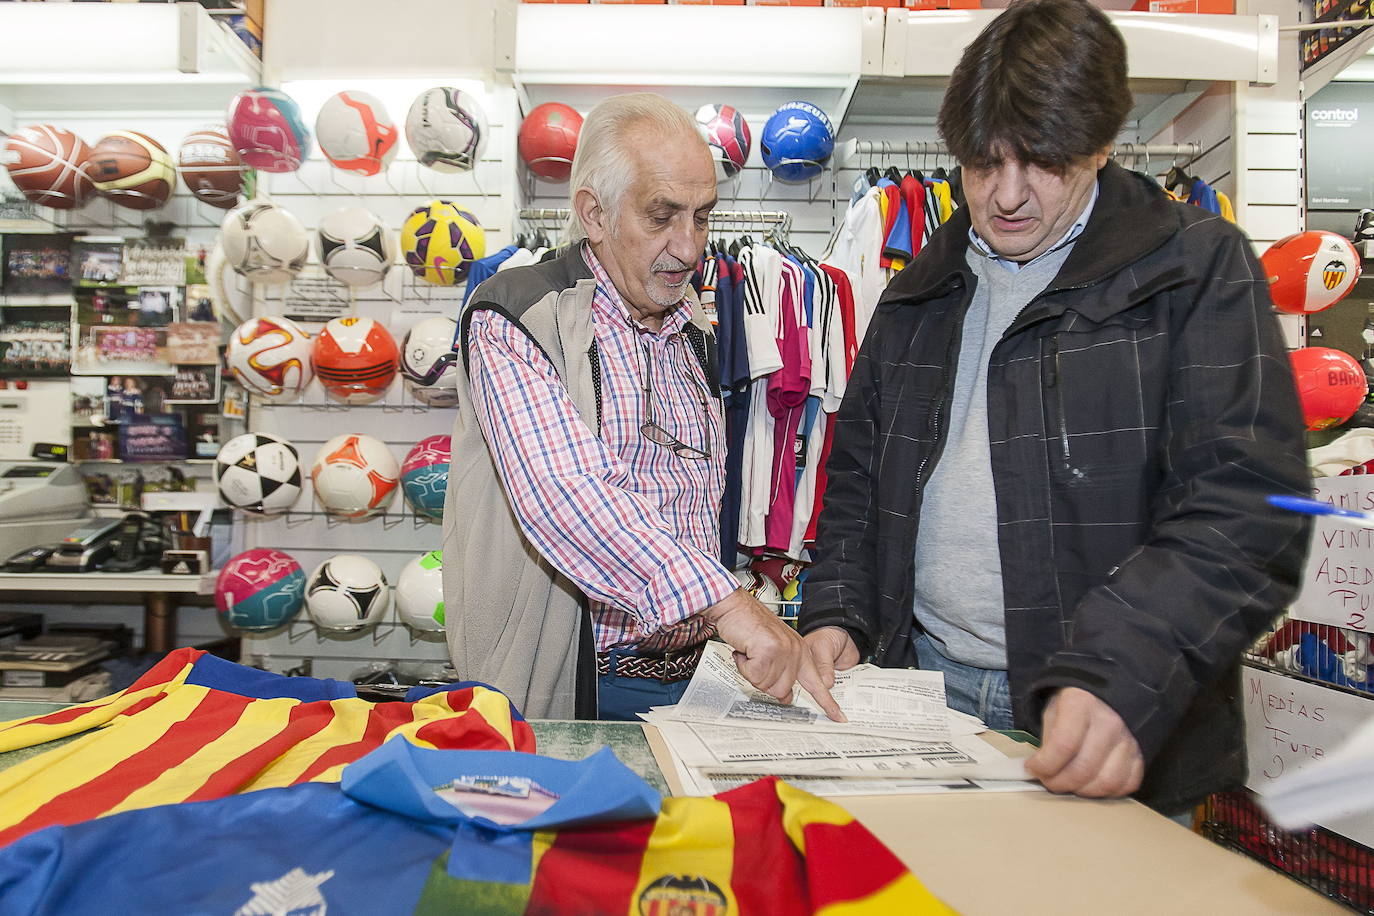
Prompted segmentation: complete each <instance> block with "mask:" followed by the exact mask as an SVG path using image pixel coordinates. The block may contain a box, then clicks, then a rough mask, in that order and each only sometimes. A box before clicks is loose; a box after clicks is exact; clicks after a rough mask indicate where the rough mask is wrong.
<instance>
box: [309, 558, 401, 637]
mask: <svg viewBox="0 0 1374 916" xmlns="http://www.w3.org/2000/svg"><path fill="white" fill-rule="evenodd" d="M390 606H391V589H389V588H388V587H387V584H386V576H384V575H383V574H382V570H381V568H380V567H378V566H377V564H376V563H373V562H372V561H371V560H369V559H368V558H367V557H360V556H358V555H357V554H353V553H341V554H338V555H337V556H333V557H330V558H329V559H328V560H325V561H324V562H323V563H321V564H320V565H319V566H316V567H315V569H314V571H313V572H311V573H310V578H309V579H307V580H306V586H305V609H306V610H307V611H308V612H309V613H310V618H311V619H312V620H314V621H315V625H316V626H318V627H320V628H321V629H323V630H333V631H335V632H337V633H352V632H356V631H357V630H361V629H364V628H366V627H370V626H372V625H373V624H375V623H377V621H379V620H381V619H382V617H383V616H385V615H386V610H387V608H388V607H390Z"/></svg>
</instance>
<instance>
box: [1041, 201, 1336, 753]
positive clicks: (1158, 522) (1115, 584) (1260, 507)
mask: <svg viewBox="0 0 1374 916" xmlns="http://www.w3.org/2000/svg"><path fill="white" fill-rule="evenodd" d="M1200 225H1204V224H1196V225H1194V226H1191V227H1189V229H1188V230H1186V231H1185V234H1184V238H1183V243H1184V244H1185V246H1186V245H1189V244H1192V245H1198V246H1205V248H1204V250H1206V249H1207V248H1210V249H1212V250H1213V251H1214V255H1213V256H1212V257H1211V258H1210V263H1209V264H1208V265H1207V267H1206V272H1205V273H1203V274H1201V276H1202V278H1203V279H1202V280H1201V281H1200V282H1199V283H1196V284H1192V285H1191V286H1189V287H1185V288H1184V289H1182V290H1175V291H1172V292H1170V293H1168V295H1170V296H1171V297H1172V298H1171V301H1170V303H1169V308H1170V309H1171V312H1170V322H1169V323H1170V333H1171V336H1172V338H1173V343H1172V345H1171V349H1170V365H1169V372H1170V380H1169V388H1170V390H1169V403H1168V406H1167V409H1166V418H1167V429H1166V430H1165V431H1164V432H1165V435H1164V437H1163V441H1162V443H1161V447H1162V448H1163V449H1164V454H1163V462H1164V474H1163V478H1162V480H1161V482H1160V486H1159V488H1158V489H1157V491H1156V493H1155V496H1154V499H1153V504H1152V506H1151V523H1150V530H1149V533H1148V535H1147V536H1146V538H1145V540H1144V542H1143V543H1142V544H1141V546H1140V547H1139V548H1138V549H1137V550H1136V551H1135V552H1134V553H1133V554H1132V555H1131V556H1129V557H1128V558H1127V559H1126V560H1125V561H1124V562H1122V563H1121V564H1120V565H1119V566H1118V567H1117V568H1116V569H1115V571H1114V572H1113V573H1112V574H1111V576H1110V577H1109V579H1108V581H1107V582H1106V584H1104V585H1102V586H1099V587H1097V588H1094V589H1091V590H1089V591H1088V592H1087V593H1086V594H1085V595H1084V597H1083V599H1082V600H1081V601H1080V602H1079V604H1078V606H1077V608H1076V609H1075V610H1074V614H1073V618H1072V619H1073V628H1072V633H1071V636H1070V639H1069V643H1068V645H1067V646H1066V647H1065V648H1064V649H1062V650H1061V651H1059V652H1057V653H1056V654H1055V655H1054V656H1052V657H1051V659H1050V660H1049V662H1048V664H1047V666H1046V667H1045V669H1044V670H1043V671H1042V673H1041V675H1040V676H1039V677H1038V678H1037V679H1036V680H1035V682H1034V685H1033V688H1032V690H1033V692H1034V694H1035V696H1036V699H1037V702H1038V703H1040V704H1043V703H1044V702H1045V700H1046V699H1047V698H1048V695H1049V694H1050V692H1051V691H1053V690H1054V689H1055V688H1060V687H1070V686H1072V687H1081V688H1083V689H1085V690H1088V691H1089V692H1091V693H1093V694H1094V695H1096V696H1097V697H1099V698H1100V699H1102V700H1103V701H1105V702H1106V703H1107V704H1108V705H1109V706H1111V707H1112V708H1113V709H1114V710H1116V712H1117V713H1118V714H1119V715H1121V717H1122V718H1123V720H1124V721H1125V723H1126V725H1127V727H1128V728H1130V730H1131V732H1132V733H1133V734H1134V735H1135V737H1136V740H1137V741H1138V742H1139V743H1140V747H1141V750H1142V752H1143V754H1144V756H1145V759H1146V761H1147V762H1148V761H1149V760H1151V759H1152V758H1153V757H1154V755H1155V754H1156V753H1157V752H1158V750H1159V749H1160V747H1161V745H1162V744H1163V743H1164V742H1165V740H1166V739H1167V738H1168V736H1169V734H1170V733H1171V732H1172V731H1173V730H1174V728H1175V727H1176V725H1177V724H1178V722H1179V721H1180V718H1181V717H1182V716H1183V715H1184V713H1185V711H1186V710H1187V708H1188V707H1189V704H1190V703H1191V702H1192V701H1193V699H1194V697H1195V696H1196V695H1197V694H1198V692H1199V691H1200V690H1201V689H1203V688H1204V687H1207V686H1209V685H1212V684H1215V683H1216V682H1217V681H1218V679H1219V678H1221V677H1222V676H1223V675H1224V674H1226V673H1227V672H1228V671H1230V670H1233V669H1234V667H1235V665H1236V664H1237V662H1238V660H1239V658H1240V656H1241V654H1242V652H1243V651H1244V648H1245V647H1246V646H1247V645H1248V644H1249V643H1250V642H1252V641H1253V640H1254V639H1255V638H1257V637H1258V635H1259V634H1260V633H1262V632H1263V630H1264V629H1265V627H1266V626H1267V625H1268V624H1270V623H1271V622H1272V620H1273V619H1274V617H1275V616H1276V615H1278V614H1279V613H1280V612H1281V611H1282V610H1283V609H1284V608H1285V607H1286V606H1287V604H1288V603H1289V602H1290V601H1291V600H1292V598H1293V596H1294V594H1295V593H1296V591H1297V585H1298V579H1299V576H1300V574H1301V570H1302V564H1303V560H1304V557H1305V554H1306V549H1307V542H1308V538H1309V536H1310V532H1311V526H1310V524H1309V520H1308V519H1307V518H1306V517H1305V516H1301V515H1297V514H1294V513H1285V512H1282V511H1280V510H1277V509H1273V508H1271V507H1269V506H1268V505H1267V504H1266V502H1265V497H1266V496H1268V495H1270V494H1274V493H1294V494H1306V493H1308V492H1309V488H1310V477H1309V474H1308V470H1307V463H1306V454H1305V451H1304V442H1303V424H1302V421H1301V414H1300V410H1299V406H1298V398H1297V391H1296V388H1295V386H1294V383H1293V374H1292V369H1291V365H1290V363H1289V359H1288V355H1287V353H1286V351H1285V348H1284V345H1283V341H1282V339H1281V335H1280V331H1279V327H1278V322H1277V321H1276V319H1275V317H1274V314H1273V309H1272V306H1271V304H1270V300H1269V293H1268V286H1267V283H1266V281H1265V279H1264V273H1263V271H1262V269H1261V268H1260V265H1259V263H1258V261H1257V260H1256V258H1255V256H1254V254H1253V253H1252V252H1251V250H1250V246H1249V243H1248V241H1247V240H1246V239H1245V238H1244V236H1242V235H1241V234H1240V233H1239V232H1227V233H1224V234H1222V235H1221V237H1220V240H1218V239H1217V238H1215V237H1213V238H1206V237H1204V238H1199V239H1193V240H1189V239H1188V238H1187V236H1188V234H1189V233H1190V232H1197V231H1198V227H1199V226H1200ZM1204 232H1205V230H1204ZM1200 234H1201V233H1200ZM1194 250H1196V249H1194ZM1037 718H1038V716H1037Z"/></svg>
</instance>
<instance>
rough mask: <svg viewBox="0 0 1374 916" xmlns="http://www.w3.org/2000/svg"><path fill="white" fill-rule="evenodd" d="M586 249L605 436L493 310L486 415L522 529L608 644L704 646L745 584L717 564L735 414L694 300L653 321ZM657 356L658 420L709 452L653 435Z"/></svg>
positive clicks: (486, 357) (478, 335) (477, 402)
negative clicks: (577, 592) (631, 304)
mask: <svg viewBox="0 0 1374 916" xmlns="http://www.w3.org/2000/svg"><path fill="white" fill-rule="evenodd" d="M582 254H583V257H584V258H585V259H586V261H587V264H588V266H589V267H590V268H591V270H592V273H593V274H594V275H595V277H596V281H597V288H596V294H595V296H594V297H593V299H592V311H593V318H594V322H595V333H596V343H597V348H598V350H599V352H600V356H601V392H602V421H601V435H600V437H599V438H598V436H597V435H596V433H595V432H594V431H593V430H592V429H590V428H589V427H588V426H587V424H586V423H584V422H583V421H582V418H581V417H580V416H579V415H578V412H577V409H576V407H574V406H573V402H572V399H571V398H570V397H569V396H568V393H567V390H566V389H565V388H564V387H563V383H562V381H561V380H560V379H559V378H558V374H557V373H556V372H555V371H554V368H553V366H552V365H551V364H550V363H549V361H548V360H547V359H546V358H545V357H544V356H543V354H542V353H540V352H539V348H538V347H537V346H536V345H535V344H534V342H533V341H531V340H530V339H529V338H528V337H527V336H526V335H525V334H523V333H522V332H521V331H519V330H518V329H517V328H515V327H514V326H513V325H511V323H510V322H509V321H507V320H506V319H505V318H503V317H502V316H500V315H498V314H496V313H494V312H491V311H483V312H479V313H478V314H476V315H474V316H473V319H472V323H471V326H470V329H469V373H470V376H471V378H470V387H471V393H472V402H473V407H474V408H475V411H476V414H477V422H478V423H479V424H480V425H481V428H482V434H483V436H484V437H485V438H486V441H487V445H488V447H489V448H490V449H491V453H492V455H493V457H494V459H495V461H496V466H497V470H498V472H499V473H500V475H501V479H502V482H503V483H504V484H505V487H506V493H507V496H508V497H509V498H510V501H511V504H512V506H513V507H514V510H515V515H516V518H517V519H518V520H519V522H520V527H521V530H523V531H524V533H525V536H526V537H527V538H529V539H530V542H531V543H532V544H533V545H534V547H535V549H536V550H538V551H539V553H540V555H541V556H543V557H544V558H545V559H547V560H548V561H549V562H550V563H552V564H553V565H554V567H556V568H557V569H558V570H559V572H561V573H563V574H564V575H566V576H567V577H568V578H569V579H571V580H572V581H573V582H575V583H577V586H578V587H579V588H581V589H582V591H583V593H584V594H586V595H587V596H588V597H589V598H590V599H591V608H592V624H593V628H594V631H595V634H596V647H597V649H598V651H604V650H606V649H609V648H611V647H613V646H626V645H631V644H633V645H634V646H635V648H636V649H640V650H652V651H664V650H668V649H677V648H681V647H684V646H691V645H694V644H696V643H698V642H701V641H702V640H703V639H705V638H706V637H707V636H708V635H710V632H711V628H710V625H709V624H707V623H706V622H705V621H704V620H702V619H701V618H700V617H697V616H695V615H696V614H697V613H698V612H700V611H703V610H705V609H706V608H708V607H710V606H711V605H713V604H715V603H717V602H718V601H721V600H723V599H724V598H725V597H726V596H727V595H729V594H730V593H731V592H732V591H734V590H735V588H737V587H738V583H737V582H736V581H735V579H734V577H733V576H731V575H730V573H729V572H728V571H727V570H726V569H725V567H724V566H722V565H721V564H720V562H719V560H718V559H717V556H718V554H719V546H720V533H719V514H720V500H721V495H722V493H723V492H724V488H725V432H724V417H723V415H722V413H721V410H720V406H719V402H718V401H717V400H716V399H715V398H713V397H711V396H710V395H709V394H708V391H709V389H708V387H707V383H706V380H705V378H704V377H703V374H702V371H701V365H700V363H699V362H698V361H697V358H696V355H695V354H694V353H693V352H692V346H691V344H690V343H689V342H688V341H687V339H686V337H685V336H684V335H683V334H682V333H681V331H682V328H683V327H684V326H685V325H686V323H687V317H688V315H687V309H686V307H685V306H679V307H678V308H677V309H675V310H674V311H673V312H672V313H670V314H669V315H668V316H667V317H666V318H665V319H664V321H663V329H662V330H661V331H659V332H657V333H655V332H652V331H650V330H648V329H647V328H644V327H643V326H641V325H640V324H638V323H637V322H635V321H634V320H633V319H632V318H631V316H630V312H629V311H628V309H627V308H626V307H625V304H624V302H623V301H622V300H621V298H620V294H619V292H617V290H616V288H615V285H614V284H613V283H612V282H611V280H610V277H609V276H607V274H606V271H605V269H604V268H603V267H602V266H601V264H600V262H598V261H597V259H596V256H595V255H593V254H592V252H591V248H590V247H588V246H586V245H584V246H583V249H582ZM646 359H647V360H648V363H649V366H650V370H651V381H650V387H651V388H652V391H653V413H654V421H655V422H656V423H657V424H658V425H659V426H662V427H663V428H664V429H666V430H668V431H669V432H670V433H672V434H673V435H674V436H675V437H676V438H677V439H678V440H679V441H681V442H683V443H686V444H687V445H690V446H693V447H696V448H700V449H705V450H708V451H710V453H711V457H710V458H705V459H692V458H682V457H679V456H678V455H675V454H674V453H673V451H672V449H671V448H665V447H664V446H661V445H656V444H654V443H653V442H650V441H649V440H648V439H646V438H645V437H644V436H643V434H641V433H640V429H639V428H640V426H641V425H642V424H643V423H644V420H645V417H644V406H643V399H644V395H643V391H642V388H641V378H642V374H643V372H644V366H645V361H646Z"/></svg>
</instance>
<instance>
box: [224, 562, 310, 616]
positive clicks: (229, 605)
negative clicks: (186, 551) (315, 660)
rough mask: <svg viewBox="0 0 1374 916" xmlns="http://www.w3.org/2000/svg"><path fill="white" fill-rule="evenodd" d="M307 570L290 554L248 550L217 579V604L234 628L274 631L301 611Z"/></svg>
mask: <svg viewBox="0 0 1374 916" xmlns="http://www.w3.org/2000/svg"><path fill="white" fill-rule="evenodd" d="M304 601H305V570H303V569H301V565H300V564H299V563H297V562H296V561H295V560H293V559H292V558H291V556H290V554H287V553H283V552H282V551H280V550H273V549H271V548H268V547H258V548H255V549H253V550H245V551H244V552H243V553H241V554H239V555H238V556H236V557H234V558H233V559H232V560H230V561H229V562H228V563H225V564H224V569H222V570H220V574H219V578H218V579H216V580H215V607H217V608H219V613H220V616H221V617H223V618H224V622H225V624H226V625H228V626H229V627H231V628H232V629H235V630H271V629H275V628H276V627H279V626H281V625H282V624H284V623H287V622H289V621H290V620H291V618H293V617H295V616H296V615H297V614H298V613H300V610H301V606H302V604H303V603H304Z"/></svg>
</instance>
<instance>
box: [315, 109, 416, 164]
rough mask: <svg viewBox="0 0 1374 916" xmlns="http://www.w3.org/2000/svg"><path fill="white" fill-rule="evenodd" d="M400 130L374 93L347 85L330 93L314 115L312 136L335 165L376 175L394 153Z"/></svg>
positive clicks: (392, 157) (393, 156)
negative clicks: (340, 90) (345, 87)
mask: <svg viewBox="0 0 1374 916" xmlns="http://www.w3.org/2000/svg"><path fill="white" fill-rule="evenodd" d="M399 134H400V131H398V130H397V129H396V123H395V122H394V121H392V120H391V115H389V114H387V112H386V106H385V105H383V104H382V102H381V100H380V99H378V98H377V97H376V96H373V95H369V94H368V93H366V92H358V91H356V90H353V89H350V90H348V91H347V92H340V93H337V94H335V95H332V96H330V97H329V99H328V101H326V102H325V103H324V105H323V106H321V108H320V113H319V115H317V116H316V118H315V139H317V140H319V142H320V150H321V151H323V152H324V157H325V158H326V159H328V160H329V162H330V164H332V165H333V166H334V168H336V169H343V170H344V171H346V172H357V173H358V174H359V175H376V174H377V173H379V172H380V171H382V169H384V168H386V167H387V165H388V164H389V163H390V162H391V160H392V159H394V158H395V156H396V146H397V144H396V140H397V137H398V136H399Z"/></svg>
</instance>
